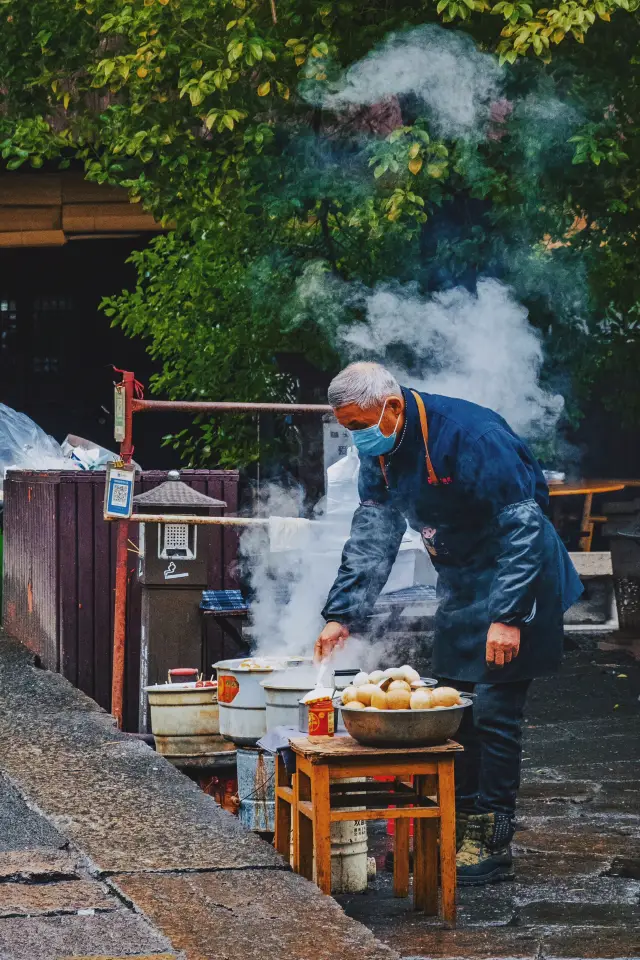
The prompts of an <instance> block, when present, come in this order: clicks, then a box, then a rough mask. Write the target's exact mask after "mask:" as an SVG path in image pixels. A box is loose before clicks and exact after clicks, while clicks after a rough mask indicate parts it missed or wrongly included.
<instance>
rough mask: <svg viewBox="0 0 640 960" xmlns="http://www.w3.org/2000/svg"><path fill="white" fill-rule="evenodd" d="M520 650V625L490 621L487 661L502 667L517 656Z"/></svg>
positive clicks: (490, 664)
mask: <svg viewBox="0 0 640 960" xmlns="http://www.w3.org/2000/svg"><path fill="white" fill-rule="evenodd" d="M519 650H520V627H510V626H508V625H507V624H506V623H492V624H491V626H490V627H489V632H488V634H487V654H486V656H487V663H488V664H489V666H492V667H503V666H504V665H505V663H511V661H512V660H513V659H514V658H515V657H517V656H518V652H519Z"/></svg>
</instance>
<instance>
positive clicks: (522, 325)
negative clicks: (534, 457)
mask: <svg viewBox="0 0 640 960" xmlns="http://www.w3.org/2000/svg"><path fill="white" fill-rule="evenodd" d="M353 309H357V310H358V312H360V313H362V314H364V319H363V320H362V321H361V322H360V323H356V324H347V323H346V317H345V314H346V313H347V312H349V311H350V310H353ZM294 316H296V317H297V318H298V320H302V319H309V318H312V319H313V320H314V321H315V322H316V323H318V324H319V325H321V326H323V327H324V329H325V330H326V331H327V332H328V334H329V336H330V337H331V338H332V339H333V342H334V343H335V345H336V347H337V348H338V349H339V351H340V352H341V353H342V354H343V356H344V358H345V360H346V361H353V360H377V361H379V362H380V363H384V364H385V366H387V367H388V368H389V369H390V370H392V371H393V373H394V374H395V375H396V377H397V378H398V379H399V380H400V382H401V383H404V384H407V385H408V386H412V387H417V388H419V389H422V390H426V391H427V392H429V393H442V394H445V395H446V396H451V397H459V398H461V399H463V400H471V401H473V402H474V403H479V404H482V405H483V406H486V407H490V408H491V409H492V410H495V411H496V412H497V413H500V414H501V415H502V416H503V417H504V418H505V419H506V420H507V421H508V422H509V424H510V425H511V426H512V427H513V429H514V430H515V431H516V432H518V433H520V434H522V435H523V436H525V437H527V438H528V439H530V440H535V439H541V438H543V437H547V436H549V434H551V433H552V432H553V430H554V428H555V426H556V424H557V421H558V419H559V417H560V415H561V413H562V410H563V408H564V400H563V398H562V397H561V396H559V395H557V394H553V393H550V392H548V391H546V390H544V389H543V388H542V387H541V386H540V382H539V375H540V370H541V368H542V363H543V354H542V345H541V342H540V336H539V334H538V332H537V331H536V330H535V329H534V328H533V327H532V326H531V325H530V324H529V322H528V319H527V311H526V309H525V308H524V307H523V306H522V305H521V304H519V303H518V302H517V301H516V300H515V298H514V296H513V294H512V292H511V291H510V289H509V288H508V287H506V286H505V285H504V284H502V283H500V282H498V281H497V280H492V279H484V280H480V281H479V282H478V284H477V288H476V292H475V293H470V292H469V291H468V290H467V289H465V288H464V287H456V288H455V289H451V290H446V291H444V292H441V293H436V294H433V295H431V296H426V297H425V296H422V295H421V294H420V293H419V292H418V290H417V288H416V286H415V285H414V284H407V285H405V286H401V285H400V284H396V285H393V286H392V285H380V286H378V287H377V288H376V289H374V290H369V289H367V288H365V287H362V286H359V285H355V284H347V283H343V282H342V281H339V280H336V278H335V277H333V276H331V275H330V274H328V273H327V272H326V271H324V270H322V269H319V266H318V264H315V265H314V264H311V265H310V266H309V267H308V268H307V272H306V274H305V275H304V276H303V277H302V278H301V280H300V281H299V283H298V289H297V292H296V305H295V308H294ZM336 318H338V320H337V322H336ZM294 322H295V321H294Z"/></svg>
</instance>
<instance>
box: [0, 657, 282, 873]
mask: <svg viewBox="0 0 640 960" xmlns="http://www.w3.org/2000/svg"><path fill="white" fill-rule="evenodd" d="M0 686H1V688H2V690H3V710H2V713H1V714H0V768H1V769H2V770H4V771H5V773H6V774H7V775H8V776H9V777H10V778H11V781H12V783H14V784H15V785H16V786H17V788H18V789H19V791H20V793H21V794H23V795H24V796H26V797H28V798H29V800H30V802H32V803H34V804H35V805H36V806H37V807H38V808H39V809H40V810H42V811H43V812H44V813H45V814H46V816H47V818H48V819H49V820H50V821H51V822H52V823H53V825H54V827H55V828H56V829H57V830H58V831H60V833H61V834H63V835H64V837H66V838H68V839H70V840H71V841H72V842H73V843H74V844H75V845H76V846H77V847H78V848H80V849H81V850H82V851H83V852H84V853H85V854H87V855H88V856H89V857H90V859H91V860H92V861H93V863H94V864H95V865H96V866H97V868H98V869H99V870H100V871H104V872H123V871H128V870H132V871H133V870H171V869H203V868H204V869H209V868H215V869H238V868H242V867H247V866H250V867H256V866H257V867H271V868H277V869H284V868H285V864H284V862H283V861H282V859H281V858H280V857H279V856H278V855H277V854H276V853H275V851H274V850H273V848H272V847H271V846H269V845H267V844H266V843H263V842H262V841H261V840H259V839H258V838H257V837H256V836H254V835H253V834H251V833H248V832H247V831H246V830H245V829H244V828H243V827H242V826H241V825H240V824H239V823H238V820H237V819H236V818H235V817H233V816H232V815H231V814H229V813H226V812H225V811H224V810H222V809H221V808H220V807H219V806H218V805H217V804H216V803H215V801H214V800H213V799H212V798H211V797H208V796H207V795H206V794H205V793H203V791H202V790H200V789H199V788H198V787H197V786H196V785H195V784H194V783H192V782H191V781H190V780H188V779H187V778H186V777H185V776H183V774H181V773H180V772H179V771H177V770H175V769H174V768H173V767H172V766H171V764H169V763H167V762H166V761H165V760H164V759H162V757H160V756H159V755H158V754H156V753H154V752H153V750H151V749H150V748H149V747H147V746H146V745H145V744H144V743H142V742H141V741H139V740H136V739H133V738H131V737H127V736H126V735H125V734H122V733H120V732H119V731H117V730H116V729H115V728H114V726H113V722H112V718H110V717H109V716H108V715H107V714H105V713H104V711H102V710H100V709H99V708H98V707H97V706H96V705H95V704H93V706H91V704H92V701H90V700H88V698H87V697H85V696H84V695H83V694H81V693H80V692H79V691H77V690H75V689H74V688H73V687H71V685H70V684H68V683H67V682H66V681H65V680H63V679H62V678H61V677H58V676H56V675H55V674H51V673H48V672H47V671H43V670H38V669H36V668H34V667H33V666H31V665H30V661H29V658H28V657H25V656H24V654H22V653H21V652H20V651H19V650H18V651H16V649H15V645H14V644H12V643H10V642H8V641H4V642H2V643H0ZM35 703H37V704H38V709H37V710H34V704H35Z"/></svg>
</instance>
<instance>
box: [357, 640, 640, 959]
mask: <svg viewBox="0 0 640 960" xmlns="http://www.w3.org/2000/svg"><path fill="white" fill-rule="evenodd" d="M639 696H640V665H639V664H637V663H635V662H634V661H632V660H630V659H629V660H625V659H624V658H623V657H622V656H621V655H620V654H617V655H615V656H614V655H613V654H612V653H610V652H609V653H603V652H598V651H594V650H591V651H587V652H580V651H576V652H573V653H571V654H570V655H569V656H568V657H567V662H566V664H565V667H564V670H563V672H562V674H561V675H560V676H558V677H556V678H552V679H548V680H540V681H537V682H536V684H535V685H534V686H533V687H532V695H531V700H530V706H529V711H528V721H527V730H526V743H525V754H524V755H525V760H524V771H523V786H522V790H521V800H520V805H519V829H518V833H517V835H516V843H515V852H516V854H517V859H516V874H517V877H516V881H515V882H514V883H503V884H499V885H495V886H492V887H488V888H481V889H472V888H466V889H461V890H459V891H458V910H459V922H458V928H457V930H455V931H448V930H442V929H440V925H439V924H438V923H437V921H434V920H426V919H424V918H421V917H420V916H419V915H416V914H412V913H410V912H408V909H407V905H406V903H405V902H404V901H402V900H394V899H393V896H392V893H391V877H390V875H389V874H388V873H385V872H384V868H383V864H384V855H385V852H386V850H387V849H389V847H390V844H389V840H388V838H387V837H386V835H385V834H384V833H383V832H380V831H378V832H377V833H376V834H375V835H374V837H372V842H373V846H374V850H375V852H376V854H377V859H378V863H379V867H380V872H379V874H378V878H377V880H376V883H375V885H374V886H373V887H372V888H371V890H370V892H369V893H368V894H367V895H366V896H360V897H341V898H339V900H340V902H341V903H342V904H343V906H344V907H345V909H346V911H347V913H348V914H349V915H350V916H352V917H354V918H356V919H358V920H361V921H362V922H363V923H366V924H367V926H369V927H370V928H371V929H372V930H373V932H374V933H375V934H376V936H377V937H378V938H379V939H380V940H382V941H383V942H384V943H387V944H389V945H390V946H392V947H393V949H395V950H397V951H398V952H399V953H400V954H401V956H402V957H403V958H423V957H438V958H440V957H442V958H478V960H480V958H528V960H529V958H530V960H534V958H535V960H542V958H583V960H587V958H589V960H590V958H617V957H626V958H631V957H635V958H637V957H640V702H639Z"/></svg>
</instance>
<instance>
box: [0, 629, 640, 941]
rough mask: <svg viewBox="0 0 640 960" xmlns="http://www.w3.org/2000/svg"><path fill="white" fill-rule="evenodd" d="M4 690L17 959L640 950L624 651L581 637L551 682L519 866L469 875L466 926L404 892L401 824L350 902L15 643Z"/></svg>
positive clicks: (2, 819) (2, 732) (532, 757)
mask: <svg viewBox="0 0 640 960" xmlns="http://www.w3.org/2000/svg"><path fill="white" fill-rule="evenodd" d="M0 691H2V695H1V699H0V852H1V856H0V960H67V958H69V960H70V958H71V957H74V958H76V960H82V958H85V960H87V958H93V960H121V958H124V957H133V958H137V960H143V958H147V960H151V958H153V960H210V958H211V960H212V958H214V957H215V958H217V960H251V958H254V957H255V958H260V960H265V958H266V960H394V958H395V960H399V958H400V957H402V958H403V960H413V958H419V960H423V958H429V957H433V958H460V960H466V958H469V960H471V958H478V960H485V958H487V960H488V958H496V960H497V958H505V960H506V958H520V960H523V958H531V960H533V958H535V960H553V958H558V960H561V958H562V960H569V958H582V960H598V958H600V960H612V958H619V957H625V958H633V957H640V949H639V946H640V914H639V910H638V906H639V897H640V809H639V804H638V797H639V796H640V791H639V787H640V762H639V761H640V737H639V736H638V733H639V732H640V725H639V721H638V716H639V713H640V702H639V701H638V696H639V694H640V666H639V665H638V664H634V663H633V662H631V661H629V662H626V661H623V659H622V655H618V654H616V655H615V656H614V655H613V654H611V653H606V654H605V653H601V652H600V653H599V652H597V651H591V652H580V651H576V652H574V653H572V654H571V655H570V656H569V657H568V660H567V665H566V667H565V669H564V671H563V673H562V675H561V676H560V677H558V678H554V679H551V680H545V681H539V682H538V683H537V685H536V686H535V687H534V692H533V695H532V698H531V707H530V711H529V717H528V727H527V740H526V750H525V756H526V759H525V770H524V783H523V788H522V793H521V804H520V829H519V831H518V834H517V838H516V840H517V844H516V853H517V874H518V876H517V880H516V882H514V883H510V884H501V885H498V886H495V887H491V888H489V889H480V890H477V889H476V890H474V889H466V890H461V891H459V925H458V929H457V930H455V931H450V930H444V929H442V928H441V926H440V924H439V923H438V921H436V920H426V919H425V918H422V917H420V915H418V914H414V913H413V912H412V911H411V909H410V905H409V904H408V903H407V902H406V901H403V900H394V899H393V897H392V896H391V877H390V875H389V874H388V873H385V872H384V870H383V862H384V855H385V853H386V850H387V849H388V846H389V843H388V838H387V837H386V834H385V833H384V830H382V831H380V830H379V831H378V832H377V833H375V834H374V833H372V836H371V839H372V844H373V849H374V852H375V853H376V854H377V855H378V859H379V868H380V869H379V874H378V878H377V880H376V882H375V884H373V885H372V886H371V887H370V890H369V892H368V893H367V894H364V895H360V896H357V897H345V898H340V903H341V904H342V906H344V908H345V911H346V915H345V913H344V912H343V910H342V909H341V907H340V906H339V905H338V904H337V903H336V902H335V901H334V900H332V899H331V898H329V897H324V896H323V895H322V894H320V893H319V891H318V890H317V889H316V888H315V887H314V886H312V885H311V884H309V883H307V882H306V881H304V880H302V879H301V878H300V877H296V876H294V875H293V874H291V873H290V872H289V871H288V870H287V868H286V865H285V864H284V863H283V861H282V860H280V859H279V858H278V856H277V855H276V854H275V853H274V851H273V850H272V848H271V847H269V846H267V845H266V844H264V843H262V842H261V841H260V840H258V839H257V838H256V837H254V836H253V835H251V834H248V833H246V832H245V831H244V830H243V829H242V828H241V826H240V825H239V823H238V821H237V820H236V819H235V818H233V817H232V816H230V815H229V814H227V813H226V812H224V811H223V810H221V809H220V808H219V807H218V806H217V805H216V804H215V803H214V801H213V800H212V799H211V798H210V797H208V796H206V795H205V794H204V793H203V792H202V791H200V790H199V789H198V788H197V787H196V786H195V785H194V784H193V783H191V781H189V780H187V779H186V778H185V777H183V776H182V775H181V774H180V773H178V772H177V771H176V770H174V769H173V768H172V767H171V766H170V765H169V764H167V763H166V762H165V761H164V760H162V758H160V757H158V756H157V754H155V753H154V752H153V751H152V750H150V749H149V748H148V747H147V746H145V745H144V744H143V743H142V742H140V741H138V740H136V739H134V738H130V737H127V736H126V735H123V734H120V733H119V732H118V731H117V730H115V728H114V725H113V722H112V719H111V718H110V717H109V716H108V715H107V714H105V713H104V712H103V711H102V710H100V709H99V708H98V707H97V706H96V705H95V704H94V703H93V702H92V701H91V700H89V699H88V698H86V697H85V696H83V694H81V693H79V692H78V691H77V690H75V689H73V688H72V687H71V686H70V685H69V684H68V683H66V681H64V680H63V679H62V678H61V677H59V676H56V675H54V674H50V673H48V672H46V671H43V670H39V669H37V668H36V667H35V666H34V664H33V660H32V658H31V656H30V655H29V654H28V653H27V651H25V650H24V649H23V648H21V647H20V646H19V645H17V644H15V643H13V642H11V641H7V640H0ZM358 921H360V922H358ZM367 928H369V929H367Z"/></svg>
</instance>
